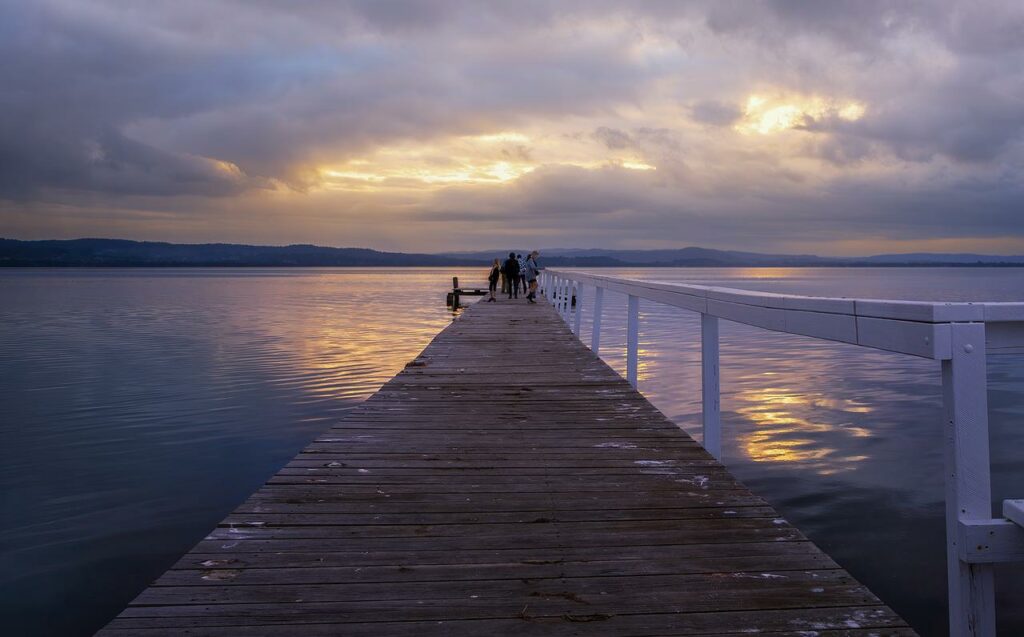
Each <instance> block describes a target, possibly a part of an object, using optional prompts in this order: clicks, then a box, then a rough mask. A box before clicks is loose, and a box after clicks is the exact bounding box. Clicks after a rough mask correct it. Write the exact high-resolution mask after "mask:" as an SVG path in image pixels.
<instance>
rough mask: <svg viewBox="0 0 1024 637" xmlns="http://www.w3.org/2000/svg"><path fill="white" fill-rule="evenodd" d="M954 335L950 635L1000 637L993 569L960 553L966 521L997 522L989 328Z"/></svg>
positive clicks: (949, 411) (946, 379) (955, 327)
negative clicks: (994, 515)
mask: <svg viewBox="0 0 1024 637" xmlns="http://www.w3.org/2000/svg"><path fill="white" fill-rule="evenodd" d="M950 330H951V341H952V359H951V360H944V361H942V399H943V401H942V402H943V407H944V408H945V415H946V418H945V431H944V434H945V435H944V438H945V460H946V562H947V563H946V569H947V574H948V578H949V582H948V583H949V634H950V635H951V637H968V636H970V637H991V636H994V635H995V634H996V627H995V584H994V581H993V566H992V565H991V564H969V563H967V562H964V561H963V560H961V559H960V550H959V547H958V541H959V537H958V536H959V533H960V520H971V519H978V520H988V519H990V518H991V517H992V489H991V484H990V478H989V475H990V474H989V471H990V468H989V461H990V458H989V449H988V396H987V393H988V382H987V378H986V365H985V359H986V356H985V324H984V323H952V324H951V325H950Z"/></svg>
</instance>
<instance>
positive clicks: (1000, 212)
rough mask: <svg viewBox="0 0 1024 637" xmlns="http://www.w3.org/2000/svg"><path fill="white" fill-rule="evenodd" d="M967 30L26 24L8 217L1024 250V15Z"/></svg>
mask: <svg viewBox="0 0 1024 637" xmlns="http://www.w3.org/2000/svg"><path fill="white" fill-rule="evenodd" d="M988 1H989V0H986V2H988ZM970 15H971V16H972V17H971V21H970V22H969V25H968V23H967V22H962V19H966V17H965V16H961V15H960V14H959V13H957V12H955V11H949V12H946V11H941V10H928V11H925V10H924V9H922V8H921V7H917V6H916V5H914V6H910V5H907V6H903V5H900V6H892V7H889V8H888V9H886V11H868V10H866V9H861V8H860V7H857V6H854V5H850V6H845V5H844V6H834V7H830V8H829V9H828V10H821V11H819V12H815V13H813V14H811V13H804V12H791V11H787V10H784V9H783V8H781V7H779V6H775V5H773V4H771V3H760V2H753V3H750V4H749V5H746V4H745V5H743V6H741V5H731V4H724V3H715V2H709V3H703V2H696V3H680V4H678V5H672V4H668V5H656V6H655V5H652V6H647V5H630V4H625V5H623V4H621V3H619V4H616V3H610V4H609V3H596V4H590V3H587V4H583V5H572V6H563V5H562V4H555V3H544V2H540V3H527V4H526V5H523V6H520V5H519V4H516V3H495V4H471V5H465V4H462V3H443V2H441V3H438V2H432V1H431V0H425V1H424V2H417V3H413V4H406V3H405V2H404V0H398V2H395V3H355V2H346V1H341V2H337V3H314V4H312V5H308V6H305V5H290V4H275V3H270V4H266V5H260V8H259V9H258V10H257V9H256V8H254V7H249V6H248V5H246V4H245V3H236V2H230V1H228V0H212V1H211V2H209V3H205V4H204V5H203V6H202V7H198V6H193V5H191V4H189V5H188V6H184V5H182V6H178V5H176V4H174V3H155V4H154V5H153V6H152V7H151V8H150V9H149V10H148V11H125V10H124V7H123V5H121V4H120V3H118V2H114V1H113V0H83V1H77V2H71V1H70V0H40V2H38V3H28V2H23V3H17V2H16V3H12V4H8V5H5V6H4V8H3V9H0V19H2V20H3V24H12V25H22V27H23V30H22V31H20V32H19V37H16V38H15V37H11V38H0V53H2V54H3V56H4V59H5V60H7V61H8V65H7V67H6V68H7V69H8V70H9V72H8V74H7V75H5V82H4V86H5V93H4V95H5V99H4V100H2V101H0V117H3V118H4V119H3V121H4V122H5V124H6V125H5V126H4V128H3V132H0V156H2V157H4V158H8V161H7V162H5V166H4V170H2V171H0V221H2V223H3V228H4V230H3V234H4V235H5V236H12V237H20V238H69V237H78V236H114V237H125V238H136V239H159V240H170V241H184V242H193V241H194V242H203V241H234V242H247V243H275V244H277V243H313V242H315V243H323V244H327V245H358V246H367V247H374V248H378V249H386V250H403V251H429V250H446V249H459V248H461V247H462V246H464V245H467V244H469V245H490V244H492V243H495V241H496V239H495V238H494V237H495V235H496V234H499V233H500V232H503V231H505V229H506V228H507V227H508V224H507V223H505V221H504V220H505V219H507V218H515V219H516V220H517V221H518V222H519V223H518V230H519V232H521V233H522V234H523V235H525V237H526V240H527V241H528V242H531V243H536V244H537V245H541V244H543V243H546V242H547V241H554V242H556V243H557V244H558V245H562V246H566V247H606V248H615V247H634V246H643V247H646V248H669V247H684V246H688V245H695V246H703V247H713V248H723V249H737V250H749V251H768V252H776V253H778V252H786V253H815V254H821V255H825V256H845V255H869V254H873V253H882V252H885V251H887V250H889V249H891V248H892V247H893V246H899V249H900V250H901V251H905V252H918V251H927V250H931V249H934V248H935V247H937V246H941V249H942V250H943V251H950V252H962V251H968V250H969V251H972V252H982V253H1002V254H1015V253H1024V225H1022V224H1021V223H1020V218H1019V209H1020V200H1021V193H1022V192H1024V177H1022V175H1024V169H1022V168H1021V167H1022V166H1024V119H1021V118H1020V117H1019V113H1020V100H1021V95H1020V91H1019V90H1017V87H1018V86H1019V78H1018V75H1019V71H1018V69H1020V68H1021V67H1022V65H1024V58H1022V56H1024V53H1022V52H1021V50H1019V49H1018V48H1013V47H1007V46H1003V45H1002V44H1000V43H1003V42H1009V40H1006V39H1005V38H1004V36H1003V35H1002V34H1003V33H1004V31H1005V29H1006V28H1008V27H1006V25H1013V24H1018V23H1019V22H1020V20H1024V8H1022V5H1020V4H1019V3H1003V2H992V3H991V6H986V7H985V8H984V9H978V10H976V11H971V12H970ZM940 16H946V17H948V21H947V19H946V17H943V18H940ZM957 16H959V17H957ZM225 24H232V25H237V26H236V27H234V28H232V29H229V30H224V29H222V28H221V27H220V26H218V25H225ZM968 26H969V28H968ZM44 43H45V45H44ZM85 52H87V53H88V54H86V53H85ZM981 211H984V212H983V213H982V212H981ZM383 218H387V219H389V220H391V221H392V223H389V224H388V227H386V228H385V227H378V226H377V225H376V224H377V221H376V220H379V219H383ZM452 219H457V220H459V221H458V222H457V223H453V222H452V221H451V220H452ZM498 243H500V241H498Z"/></svg>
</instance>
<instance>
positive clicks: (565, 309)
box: [562, 279, 572, 324]
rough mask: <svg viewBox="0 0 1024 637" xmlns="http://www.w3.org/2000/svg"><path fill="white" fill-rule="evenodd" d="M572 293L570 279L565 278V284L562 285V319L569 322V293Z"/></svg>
mask: <svg viewBox="0 0 1024 637" xmlns="http://www.w3.org/2000/svg"><path fill="white" fill-rule="evenodd" d="M570 294H572V279H566V280H565V286H564V287H562V320H563V321H565V322H566V324H568V323H569V305H570V304H569V295H570Z"/></svg>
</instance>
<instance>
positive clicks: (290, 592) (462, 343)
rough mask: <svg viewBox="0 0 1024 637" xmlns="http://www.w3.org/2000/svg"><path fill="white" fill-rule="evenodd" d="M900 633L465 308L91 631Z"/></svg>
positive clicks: (632, 416)
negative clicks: (370, 393)
mask: <svg viewBox="0 0 1024 637" xmlns="http://www.w3.org/2000/svg"><path fill="white" fill-rule="evenodd" d="M807 631H812V632H815V633H817V634H819V635H829V634H843V635H868V634H885V635H913V634H914V632H913V631H912V630H911V629H910V628H909V627H908V626H907V625H906V623H905V622H904V621H903V620H902V619H901V618H900V617H899V616H897V615H896V614H895V613H894V612H893V611H892V610H891V609H889V608H888V607H886V606H885V605H884V604H883V603H882V602H881V601H880V600H879V599H878V598H877V597H876V596H875V595H873V594H872V593H871V592H870V591H869V590H868V589H867V588H865V587H864V586H863V585H862V584H860V583H858V582H857V581H856V580H855V579H854V578H853V577H851V576H850V575H849V574H848V573H847V572H846V571H845V570H843V569H842V568H840V567H839V566H838V565H837V564H836V563H835V562H834V561H833V560H832V559H831V558H830V557H829V556H828V555H826V554H825V553H823V552H822V551H821V550H819V549H818V548H817V547H816V546H815V545H814V544H813V543H812V542H810V541H809V540H808V539H807V538H806V537H804V536H803V535H802V534H801V533H800V531H799V530H798V529H796V528H795V527H793V526H792V525H791V524H789V523H788V522H787V521H786V520H784V519H782V518H781V517H780V516H779V515H778V514H777V512H776V511H775V510H774V509H773V508H772V507H771V506H769V505H768V504H767V503H766V502H765V501H764V500H763V499H762V498H760V497H758V496H756V495H754V494H752V493H751V492H750V491H749V490H748V489H746V488H745V487H744V486H743V485H742V484H740V483H739V481H737V480H736V479H735V478H734V477H733V476H732V475H730V474H729V472H728V471H727V470H726V469H725V468H724V467H723V466H722V464H721V463H720V462H718V460H716V459H715V458H714V457H713V456H712V455H711V454H709V453H708V452H707V451H705V450H704V449H703V448H702V447H701V446H700V445H698V444H697V443H696V442H695V441H694V440H693V439H692V438H690V436H688V435H687V434H686V433H685V432H683V431H682V430H681V429H679V428H678V427H677V426H676V425H675V424H673V423H672V422H671V421H670V420H669V419H668V418H666V417H665V416H664V415H663V414H662V413H661V412H659V411H658V410H657V409H656V408H655V407H654V406H653V405H651V404H650V403H649V402H648V401H647V400H646V399H645V398H644V397H643V396H642V395H641V394H639V393H638V392H637V391H636V390H635V389H634V388H633V387H632V386H631V385H630V383H629V382H627V381H626V380H624V379H623V378H621V377H620V376H619V375H618V374H617V373H615V371H614V370H612V369H611V368H610V367H609V366H608V365H607V364H605V363H604V362H603V361H602V360H601V359H600V358H598V357H597V356H596V355H595V354H594V353H593V352H592V351H591V350H589V349H587V348H586V347H585V346H584V345H583V344H581V343H580V342H579V341H578V340H577V338H576V337H575V336H574V335H573V333H572V332H571V330H570V329H569V328H568V327H567V325H566V324H565V323H564V322H563V321H562V320H561V318H560V317H559V315H558V312H557V311H556V309H555V308H554V307H553V306H552V305H549V304H546V303H541V304H537V305H527V304H526V302H525V301H524V300H518V301H506V300H504V299H503V300H502V302H500V303H490V304H483V303H478V304H475V305H473V306H471V307H469V308H468V309H467V310H465V311H464V313H462V314H461V316H459V317H458V318H457V319H456V320H454V321H453V322H452V324H451V325H449V326H448V327H446V328H445V329H444V330H443V331H442V332H440V333H439V334H438V335H437V337H436V338H434V340H433V341H432V342H431V343H430V345H428V346H427V347H426V349H424V350H423V352H422V353H421V354H420V355H419V356H418V357H417V358H416V359H415V360H414V361H412V362H411V363H410V364H409V365H407V366H406V368H405V369H404V370H403V371H401V372H400V373H399V374H397V375H396V376H395V377H393V378H392V379H391V380H390V381H388V382H387V383H386V384H385V385H383V386H382V387H381V389H380V390H379V391H378V392H377V393H376V394H374V395H373V396H372V397H370V398H369V399H367V400H366V401H365V402H364V403H362V404H361V405H359V406H358V407H356V408H354V409H353V410H352V411H351V412H350V413H348V414H347V415H346V416H345V417H344V418H343V419H342V420H341V421H340V422H338V423H337V424H336V425H335V426H333V427H332V428H331V429H330V430H328V431H327V432H325V433H324V434H323V435H321V436H319V437H318V438H317V439H316V440H315V441H314V442H313V443H311V444H310V445H309V446H308V447H307V448H306V449H304V450H303V451H302V452H301V453H300V454H299V455H297V456H296V457H295V458H294V459H293V460H292V461H291V462H289V463H288V464H287V465H286V466H285V467H284V468H283V469H281V470H280V471H279V472H278V473H277V474H276V475H275V476H273V477H272V478H271V479H270V480H269V481H268V482H267V483H266V485H264V486H263V487H261V488H260V489H259V490H258V491H257V492H256V493H254V494H253V495H252V496H251V497H250V498H249V499H248V500H247V501H246V502H245V503H243V504H242V505H241V506H240V507H238V509H236V510H235V511H234V512H233V513H232V514H231V515H229V516H228V517H227V518H226V519H225V520H224V521H223V522H222V523H221V524H220V525H218V527H217V528H216V529H214V530H213V531H212V532H211V533H210V534H209V535H208V536H206V537H205V538H204V539H203V540H201V541H200V542H199V543H198V544H197V545H196V546H195V547H194V548H193V549H192V550H191V551H190V552H189V553H188V554H186V555H185V556H184V557H182V558H181V559H180V560H179V561H178V562H177V563H176V564H175V565H174V566H172V568H171V569H170V570H168V571H167V572H166V573H165V574H164V575H163V576H161V577H160V578H159V579H158V580H157V581H155V582H154V583H153V585H152V586H150V587H149V588H147V589H146V590H144V591H143V592H142V593H141V594H140V595H139V596H138V597H137V598H136V599H135V600H134V601H133V602H132V603H131V604H130V605H129V606H128V608H126V609H125V610H124V611H123V612H122V613H121V614H120V615H118V616H117V617H116V618H115V619H114V620H113V621H111V622H110V623H109V624H108V625H107V626H106V627H105V628H104V629H103V630H101V631H100V633H99V634H101V635H129V634H130V635H148V636H155V635H183V634H189V635H241V634H245V635H336V634H344V635H357V636H358V635H399V636H403V635H409V636H412V635H416V636H422V635H481V634H488V635H602V636H603V635H637V634H645V635H711V634H743V633H755V632H757V633H767V634H771V633H786V634H797V633H801V634H809V633H808V632H807Z"/></svg>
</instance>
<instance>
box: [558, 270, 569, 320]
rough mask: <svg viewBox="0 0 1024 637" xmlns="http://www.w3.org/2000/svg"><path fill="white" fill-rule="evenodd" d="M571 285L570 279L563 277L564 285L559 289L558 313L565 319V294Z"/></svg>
mask: <svg viewBox="0 0 1024 637" xmlns="http://www.w3.org/2000/svg"><path fill="white" fill-rule="evenodd" d="M568 287H569V280H568V279H565V278H562V285H561V286H560V287H559V289H558V315H559V316H561V317H562V321H565V295H566V294H567V291H568Z"/></svg>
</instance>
